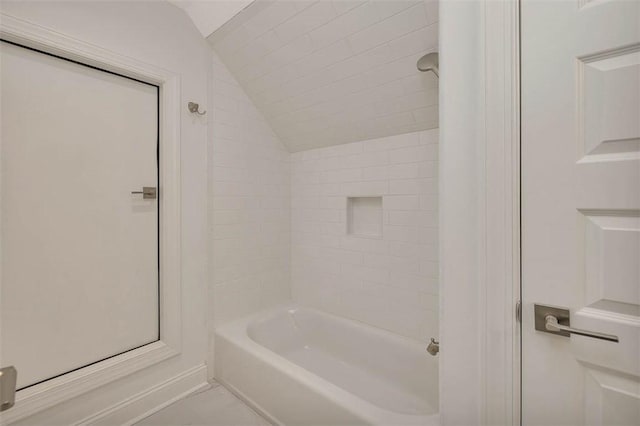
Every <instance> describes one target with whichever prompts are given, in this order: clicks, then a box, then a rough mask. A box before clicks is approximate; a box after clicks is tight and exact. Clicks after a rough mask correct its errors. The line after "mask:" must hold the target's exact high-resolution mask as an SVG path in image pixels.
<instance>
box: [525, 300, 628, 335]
mask: <svg viewBox="0 0 640 426" xmlns="http://www.w3.org/2000/svg"><path fill="white" fill-rule="evenodd" d="M534 313H535V329H536V330H538V331H542V332H544V333H551V334H556V335H558V336H564V337H571V335H572V334H579V335H580V336H586V337H592V338H594V339H600V340H606V341H608V342H615V343H618V342H619V340H620V339H618V336H614V335H613V334H606V333H600V332H598V331H589V330H582V329H579V328H573V327H570V326H571V322H570V319H569V309H567V308H560V307H556V306H545V305H534Z"/></svg>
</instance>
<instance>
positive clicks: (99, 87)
mask: <svg viewBox="0 0 640 426" xmlns="http://www.w3.org/2000/svg"><path fill="white" fill-rule="evenodd" d="M0 55H1V56H0V60H1V69H0V71H1V80H0V99H1V108H2V109H1V120H2V126H1V127H2V130H1V137H2V139H1V140H0V155H1V166H0V167H1V168H0V179H1V186H0V216H1V229H0V237H1V238H0V247H1V253H2V254H1V264H0V267H1V281H0V291H1V293H0V302H1V305H0V364H1V365H2V366H8V365H14V366H15V367H16V368H17V369H18V388H24V387H27V386H30V385H33V384H36V383H38V382H41V381H44V380H47V379H50V378H52V377H55V376H58V375H61V374H64V373H66V372H69V371H71V370H74V369H78V368H80V367H83V366H86V365H88V364H91V363H94V362H97V361H100V360H102V359H105V358H108V357H111V356H114V355H117V354H119V353H122V352H124V351H127V350H130V349H133V348H135V347H138V346H141V345H145V344H147V343H150V342H153V341H155V340H157V339H158V326H159V324H158V237H157V235H158V210H157V200H155V199H146V200H145V199H143V198H142V196H141V195H134V194H131V192H132V191H135V190H141V188H142V187H143V186H149V187H156V186H157V181H158V169H157V140H158V88H157V87H156V86H152V85H149V84H146V83H142V82H137V81H134V80H131V79H128V78H125V77H122V76H118V75H114V74H110V73H107V72H105V71H102V70H97V69H92V68H89V67H87V66H84V65H80V64H76V63H73V62H70V61H66V60H63V59H60V58H56V57H53V56H49V55H46V54H43V53H40V52H36V51H32V50H28V49H26V48H23V47H19V46H15V45H12V44H9V43H6V42H2V43H1V45H0Z"/></svg>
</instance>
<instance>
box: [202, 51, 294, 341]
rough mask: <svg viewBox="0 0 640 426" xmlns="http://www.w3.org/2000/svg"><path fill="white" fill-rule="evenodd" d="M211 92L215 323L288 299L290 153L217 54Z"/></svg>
mask: <svg viewBox="0 0 640 426" xmlns="http://www.w3.org/2000/svg"><path fill="white" fill-rule="evenodd" d="M211 93H212V96H211V99H210V103H209V108H210V112H209V114H208V115H207V116H204V117H206V118H207V119H210V120H212V122H211V124H212V125H211V126H210V128H211V129H212V135H211V136H212V137H211V141H212V142H211V145H210V149H209V166H210V167H209V170H210V176H209V183H210V198H209V202H210V206H209V207H210V211H211V212H212V215H211V221H210V226H211V229H210V238H209V240H210V244H211V245H212V247H211V250H210V253H211V256H212V258H211V259H210V265H211V270H210V277H211V285H210V289H209V297H210V304H209V306H212V307H213V318H210V320H212V323H213V325H214V326H219V325H221V324H224V323H226V322H228V321H231V320H234V319H236V318H239V317H242V316H244V315H247V314H249V313H252V312H256V311H258V310H260V309H262V308H265V307H267V306H271V305H274V304H279V303H283V302H286V301H288V300H290V297H291V295H290V290H291V284H290V275H291V274H290V267H289V261H290V223H291V221H290V200H291V199H290V167H289V156H290V154H289V153H288V151H287V150H286V149H285V148H284V146H283V145H282V143H281V142H280V140H279V139H278V137H277V136H276V135H275V134H274V133H273V131H272V130H271V128H270V127H269V125H268V124H267V123H266V121H265V120H264V118H263V117H262V115H261V114H260V113H259V112H258V111H257V110H256V108H255V106H254V104H253V103H252V102H251V100H250V99H249V98H248V97H247V96H246V94H245V92H244V91H243V90H242V88H241V87H240V86H239V85H238V83H237V82H236V80H235V79H234V77H233V76H232V75H231V74H230V73H229V71H228V70H227V68H226V66H225V65H224V64H223V63H222V62H221V61H220V59H219V58H218V56H217V55H216V54H214V59H213V82H212V88H211ZM209 332H210V333H212V332H213V327H210V328H209ZM211 340H212V339H211ZM210 352H212V351H210Z"/></svg>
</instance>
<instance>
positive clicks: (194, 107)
mask: <svg viewBox="0 0 640 426" xmlns="http://www.w3.org/2000/svg"><path fill="white" fill-rule="evenodd" d="M187 108H189V112H192V113H195V114H198V115H205V114H206V113H207V111H202V112H200V105H199V104H197V103H195V102H189V103H188V104H187Z"/></svg>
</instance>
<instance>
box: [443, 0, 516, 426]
mask: <svg viewBox="0 0 640 426" xmlns="http://www.w3.org/2000/svg"><path fill="white" fill-rule="evenodd" d="M439 22H440V35H441V38H440V55H441V57H440V71H441V72H440V103H439V104H440V108H441V111H440V117H441V118H440V119H441V125H440V136H441V144H440V149H441V152H440V165H441V172H440V173H441V175H440V177H441V189H440V206H441V207H440V208H441V210H440V218H441V219H440V220H441V239H440V247H441V272H442V274H441V285H442V291H441V300H440V303H441V358H440V416H441V421H442V424H443V425H449V424H451V425H453V424H475V425H516V424H520V334H519V331H520V324H519V323H518V322H517V320H516V316H515V305H516V302H517V300H518V299H519V298H520V120H519V96H520V94H519V92H520V88H519V0H501V1H487V2H480V1H462V2H456V1H447V0H444V1H442V2H441V3H440V21H439ZM461 29H462V30H461Z"/></svg>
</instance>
